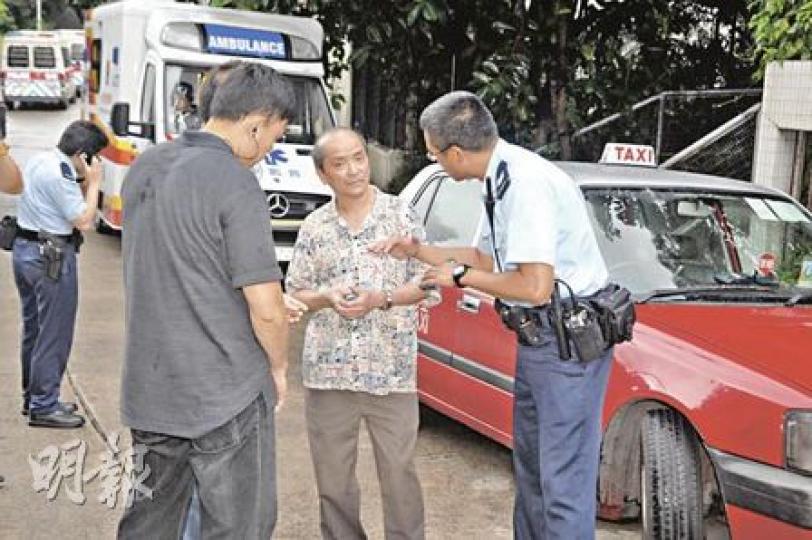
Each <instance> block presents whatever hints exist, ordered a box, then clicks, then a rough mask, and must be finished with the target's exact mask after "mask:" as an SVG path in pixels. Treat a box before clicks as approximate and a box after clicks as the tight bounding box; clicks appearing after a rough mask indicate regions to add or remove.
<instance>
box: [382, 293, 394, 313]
mask: <svg viewBox="0 0 812 540" xmlns="http://www.w3.org/2000/svg"><path fill="white" fill-rule="evenodd" d="M383 297H384V302H383V306H382V307H381V310H383V311H389V310H390V309H391V308H392V305H393V304H394V303H395V298H394V297H393V295H392V291H383Z"/></svg>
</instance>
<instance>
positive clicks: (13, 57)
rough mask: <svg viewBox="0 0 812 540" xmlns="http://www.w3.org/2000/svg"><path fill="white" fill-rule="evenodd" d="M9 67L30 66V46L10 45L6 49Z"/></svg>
mask: <svg viewBox="0 0 812 540" xmlns="http://www.w3.org/2000/svg"><path fill="white" fill-rule="evenodd" d="M6 56H7V60H6V63H7V64H8V67H11V68H27V67H28V46H27V45H10V46H9V48H8V50H7V51H6Z"/></svg>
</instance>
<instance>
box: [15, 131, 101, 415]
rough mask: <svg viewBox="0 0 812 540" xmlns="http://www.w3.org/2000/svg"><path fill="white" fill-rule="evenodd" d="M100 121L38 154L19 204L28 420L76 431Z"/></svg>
mask: <svg viewBox="0 0 812 540" xmlns="http://www.w3.org/2000/svg"><path fill="white" fill-rule="evenodd" d="M107 142H108V141H107V136H106V135H105V134H104V132H103V131H102V130H101V129H99V128H98V127H97V126H96V125H94V124H93V123H91V122H87V121H76V122H73V123H72V124H71V125H69V126H68V127H67V129H66V130H65V131H64V132H63V133H62V136H61V138H60V140H59V144H58V145H57V148H55V149H54V150H51V151H48V152H43V153H41V154H38V155H36V156H34V157H33V158H31V159H30V160H29V161H28V163H27V164H26V165H25V168H24V170H23V184H24V187H23V192H22V195H21V196H20V200H19V203H18V206H17V224H18V232H17V238H16V240H15V241H14V280H15V282H16V284H17V290H18V291H19V294H20V303H21V306H22V318H23V336H22V346H21V357H22V358H21V359H22V386H23V410H22V413H23V414H24V415H26V414H27V415H29V421H28V424H29V425H31V426H40V427H58V428H74V427H81V426H82V425H83V424H84V418H83V417H82V416H81V415H79V414H76V405H75V404H73V403H65V402H61V401H59V388H60V385H61V382H62V375H63V374H64V373H65V367H66V365H67V362H68V357H69V356H70V350H71V345H72V343H73V329H74V322H75V320H76V309H77V302H78V281H77V262H76V251H77V249H78V245H79V243H80V241H79V240H78V239H79V238H80V237H81V235H80V234H78V231H75V229H78V230H87V229H89V228H90V227H91V226H92V225H93V221H94V217H95V213H96V208H97V205H98V200H99V183H100V182H101V175H102V169H101V162H100V160H99V158H98V157H96V155H97V154H98V153H99V152H100V151H101V150H102V148H104V147H105V146H107Z"/></svg>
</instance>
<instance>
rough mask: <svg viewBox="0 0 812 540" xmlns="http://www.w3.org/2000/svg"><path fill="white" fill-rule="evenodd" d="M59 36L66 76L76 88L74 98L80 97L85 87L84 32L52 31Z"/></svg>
mask: <svg viewBox="0 0 812 540" xmlns="http://www.w3.org/2000/svg"><path fill="white" fill-rule="evenodd" d="M54 32H55V33H56V34H57V35H58V36H59V39H60V42H61V46H62V49H63V51H65V54H66V56H67V59H68V62H69V66H68V70H67V71H68V74H69V76H70V78H71V80H72V81H73V86H74V88H76V97H81V95H82V92H83V90H84V86H85V75H84V73H85V68H86V67H87V62H86V61H85V31H84V30H54Z"/></svg>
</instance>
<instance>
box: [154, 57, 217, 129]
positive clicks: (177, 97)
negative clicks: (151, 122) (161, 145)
mask: <svg viewBox="0 0 812 540" xmlns="http://www.w3.org/2000/svg"><path fill="white" fill-rule="evenodd" d="M207 71H208V69H207V68H204V67H193V66H177V65H175V66H172V65H168V66H166V71H165V72H164V83H165V86H164V102H165V103H164V105H165V108H164V110H165V111H166V116H165V118H166V132H167V133H171V134H175V135H177V134H180V133H183V132H184V131H186V130H187V129H192V130H194V129H200V126H201V119H200V115H199V114H198V109H197V107H198V103H197V91H198V89H199V88H200V82H201V81H202V80H203V76H204V75H205V74H206V72H207Z"/></svg>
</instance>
